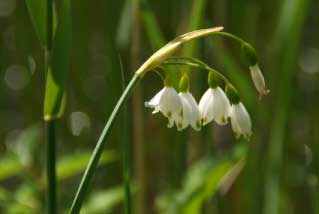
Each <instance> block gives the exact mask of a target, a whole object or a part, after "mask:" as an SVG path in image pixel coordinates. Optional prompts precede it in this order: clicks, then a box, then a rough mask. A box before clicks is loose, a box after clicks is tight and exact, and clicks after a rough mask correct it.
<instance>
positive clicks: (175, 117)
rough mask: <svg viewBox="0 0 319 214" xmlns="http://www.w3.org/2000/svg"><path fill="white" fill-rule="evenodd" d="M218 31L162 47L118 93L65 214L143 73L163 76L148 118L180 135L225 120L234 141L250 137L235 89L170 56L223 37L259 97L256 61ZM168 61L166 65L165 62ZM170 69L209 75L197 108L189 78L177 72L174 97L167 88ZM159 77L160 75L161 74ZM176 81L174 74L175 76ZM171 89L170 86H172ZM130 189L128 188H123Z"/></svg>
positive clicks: (193, 62)
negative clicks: (160, 119) (159, 117)
mask: <svg viewBox="0 0 319 214" xmlns="http://www.w3.org/2000/svg"><path fill="white" fill-rule="evenodd" d="M222 30H223V27H215V28H209V29H201V30H195V31H192V32H189V33H186V34H183V35H181V36H178V37H177V38H175V39H173V40H172V41H171V42H169V43H167V44H166V45H165V46H163V47H162V48H161V49H159V50H158V51H156V52H155V53H154V54H153V55H151V56H150V57H149V58H148V59H147V60H146V61H145V62H144V63H143V64H142V65H141V66H140V67H139V68H138V69H137V71H136V72H135V74H134V76H133V77H132V79H131V80H130V82H129V84H128V85H127V87H126V88H125V90H124V91H123V93H122V95H121V97H120V98H119V100H118V102H117V104H116V106H115V107H114V109H113V111H112V113H111V114H110V117H109V119H108V121H107V123H106V124H105V127H104V129H103V131H102V133H101V135H100V137H99V140H98V142H97V144H96V146H95V148H94V152H93V153H92V156H91V159H90V162H89V164H88V166H87V168H86V171H85V173H84V176H83V178H82V181H81V184H80V185H79V188H78V190H77V194H76V196H75V198H74V201H73V203H72V207H71V210H70V213H79V212H80V209H81V205H82V202H83V199H84V196H85V194H86V192H87V189H88V185H89V183H90V180H91V179H92V176H93V172H94V170H95V169H96V167H97V164H98V161H99V159H100V157H101V154H102V151H103V148H104V145H105V143H106V142H107V141H106V140H105V139H106V138H107V136H109V132H110V130H111V127H112V124H113V123H114V120H115V118H116V116H117V115H118V114H119V112H120V108H121V107H122V106H123V105H124V103H125V101H126V100H127V99H128V97H129V96H130V94H131V92H132V91H133V90H134V88H135V86H136V85H137V83H138V82H139V80H141V79H142V78H143V77H144V75H145V74H146V73H148V72H149V71H152V70H154V69H159V68H160V70H161V71H164V73H165V74H163V75H165V82H164V88H163V89H162V90H160V91H159V92H158V93H157V94H156V95H155V96H154V97H153V98H152V99H151V100H150V101H149V102H146V103H145V106H147V107H150V108H153V109H154V111H153V113H157V112H161V113H162V114H163V115H164V116H165V117H166V118H167V119H168V127H173V126H174V125H176V127H177V129H178V130H183V129H185V128H186V127H188V126H191V127H192V128H193V129H195V130H196V131H199V130H200V129H201V126H202V125H207V124H208V123H209V122H211V121H215V122H216V123H217V124H219V125H226V124H227V123H228V121H230V123H231V126H232V129H233V131H234V133H235V136H236V137H237V138H239V137H244V138H246V139H249V137H250V136H251V134H252V124H251V120H250V116H249V114H248V112H247V110H246V108H245V106H244V104H243V103H242V101H241V100H240V98H239V94H238V92H237V90H236V89H235V87H234V86H233V85H232V84H231V83H230V82H229V81H228V79H227V78H226V77H225V76H223V75H222V74H221V73H220V72H217V71H216V70H214V69H212V68H211V67H210V66H208V65H206V64H205V63H203V62H201V61H200V60H197V59H194V58H185V57H184V58H183V57H179V58H178V57H175V59H174V57H172V55H173V54H174V53H176V51H177V50H179V49H180V48H181V47H182V46H183V45H185V44H187V43H188V42H189V41H192V40H194V39H198V38H201V37H205V36H209V35H220V36H224V37H225V38H230V39H233V40H234V41H236V42H239V43H240V45H241V46H242V50H243V52H244V54H245V56H246V58H247V59H248V62H249V68H250V71H251V77H252V80H253V82H254V85H255V87H256V89H257V91H258V92H259V94H260V96H263V95H266V94H268V93H269V90H267V89H266V84H265V80H264V77H263V75H262V73H261V70H260V69H259V66H258V64H257V56H256V52H255V50H254V48H253V47H252V46H251V45H249V44H248V43H246V42H245V41H244V40H242V39H241V38H239V37H237V36H235V35H233V34H230V33H226V32H222ZM169 60H170V61H169ZM170 65H173V66H174V68H175V69H173V71H172V70H170V72H174V71H176V72H180V71H181V70H182V69H180V67H179V66H192V67H195V68H197V69H198V70H203V71H208V72H209V75H208V85H209V89H207V91H206V92H205V93H204V95H203V96H202V98H201V100H200V102H199V105H198V104H197V102H196V100H195V98H194V97H193V95H192V94H191V92H190V90H189V89H190V82H191V81H190V80H189V76H190V75H189V73H188V72H186V71H185V72H183V73H177V74H181V75H179V76H180V77H181V79H180V82H179V93H178V92H177V91H176V89H175V88H176V83H175V82H173V83H174V84H171V83H172V79H170V75H169V73H170V72H168V70H167V69H166V67H167V66H170ZM161 75H162V74H161ZM175 76H178V75H175ZM174 86H175V87H174ZM128 186H129V185H128Z"/></svg>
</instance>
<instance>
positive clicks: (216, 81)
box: [208, 71, 221, 88]
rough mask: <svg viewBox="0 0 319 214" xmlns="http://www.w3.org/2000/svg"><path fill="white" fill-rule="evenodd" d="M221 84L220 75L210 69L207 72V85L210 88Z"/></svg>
mask: <svg viewBox="0 0 319 214" xmlns="http://www.w3.org/2000/svg"><path fill="white" fill-rule="evenodd" d="M220 84H221V79H220V76H219V75H218V73H217V72H215V71H210V72H209V74H208V85H209V87H211V88H217V87H218V86H219V85H220Z"/></svg>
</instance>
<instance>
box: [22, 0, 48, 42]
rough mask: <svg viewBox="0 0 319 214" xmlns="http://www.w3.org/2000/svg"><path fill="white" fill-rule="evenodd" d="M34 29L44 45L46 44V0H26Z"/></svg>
mask: <svg viewBox="0 0 319 214" xmlns="http://www.w3.org/2000/svg"><path fill="white" fill-rule="evenodd" d="M25 2H26V5H27V8H28V11H29V14H30V18H31V21H32V24H33V27H34V30H35V32H36V34H37V36H38V38H39V40H40V42H41V44H42V45H43V46H45V45H46V6H47V5H46V1H44V0H26V1H25Z"/></svg>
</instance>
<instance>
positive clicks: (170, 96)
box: [145, 71, 252, 139]
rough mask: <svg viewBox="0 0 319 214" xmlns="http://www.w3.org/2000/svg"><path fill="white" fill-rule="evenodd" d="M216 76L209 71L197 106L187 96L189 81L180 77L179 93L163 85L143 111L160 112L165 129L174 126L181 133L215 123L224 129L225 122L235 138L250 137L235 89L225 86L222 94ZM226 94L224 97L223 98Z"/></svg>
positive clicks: (244, 112) (189, 96)
mask: <svg viewBox="0 0 319 214" xmlns="http://www.w3.org/2000/svg"><path fill="white" fill-rule="evenodd" d="M218 75H219V74H218V73H217V72H213V71H211V72H210V73H209V76H208V83H209V86H210V88H209V89H207V91H206V92H205V93H204V94H203V96H202V98H201V99H200V101H199V104H197V102H196V100H195V98H194V97H193V95H192V94H191V93H190V92H189V79H188V76H187V75H183V77H182V78H181V80H180V84H179V91H180V92H179V93H177V92H176V90H175V89H174V88H173V87H172V86H171V85H170V84H169V81H165V86H164V88H163V89H162V90H161V91H159V92H158V93H157V94H156V95H155V96H154V97H153V98H152V99H151V100H150V101H149V102H145V106H146V107H150V108H154V111H153V113H157V112H161V113H162V114H163V115H164V116H165V117H166V118H167V119H168V127H169V128H171V127H173V126H174V125H176V127H177V129H178V130H183V129H185V128H186V127H188V125H190V126H191V127H192V128H193V129H194V130H196V131H199V130H200V129H201V126H204V125H206V124H208V123H209V122H211V121H215V122H216V123H217V124H219V125H226V124H227V123H228V121H229V118H230V122H231V126H232V129H233V131H234V132H235V135H236V137H237V138H239V137H241V136H243V137H244V138H246V139H248V138H249V137H250V136H251V133H252V132H251V120H250V117H249V114H248V112H247V110H246V108H245V107H244V105H243V104H242V102H240V99H239V97H238V94H237V91H236V89H235V88H234V87H233V86H232V85H231V84H230V83H228V84H227V86H226V88H225V92H226V93H225V92H224V91H223V90H222V88H221V87H220V86H219V81H218V80H219V76H218ZM226 94H227V95H226Z"/></svg>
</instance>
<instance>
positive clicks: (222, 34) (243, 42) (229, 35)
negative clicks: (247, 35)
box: [213, 31, 247, 44]
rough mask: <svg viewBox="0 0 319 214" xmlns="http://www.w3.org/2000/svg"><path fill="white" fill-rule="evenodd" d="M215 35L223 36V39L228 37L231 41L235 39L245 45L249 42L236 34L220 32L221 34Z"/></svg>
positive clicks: (216, 33)
mask: <svg viewBox="0 0 319 214" xmlns="http://www.w3.org/2000/svg"><path fill="white" fill-rule="evenodd" d="M213 35H219V36H223V37H227V38H229V39H233V40H235V41H237V42H239V43H241V44H245V43H247V42H245V41H244V40H243V39H242V38H240V37H238V36H236V35H234V34H231V33H227V32H224V31H219V32H214V33H213Z"/></svg>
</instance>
